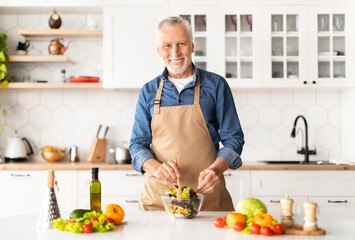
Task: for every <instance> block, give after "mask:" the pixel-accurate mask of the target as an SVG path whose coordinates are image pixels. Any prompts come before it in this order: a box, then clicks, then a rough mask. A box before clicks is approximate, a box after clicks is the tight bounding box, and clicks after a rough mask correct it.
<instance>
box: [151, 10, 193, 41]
mask: <svg viewBox="0 0 355 240" xmlns="http://www.w3.org/2000/svg"><path fill="white" fill-rule="evenodd" d="M174 24H181V25H182V26H184V27H185V28H186V30H187V32H188V33H189V37H190V40H191V42H192V40H193V38H192V28H191V25H190V23H189V22H188V21H187V20H186V19H184V18H182V17H176V16H173V17H168V18H165V19H163V20H161V21H160V22H159V24H158V28H157V39H158V34H159V30H160V29H161V28H162V27H165V26H169V25H174Z"/></svg>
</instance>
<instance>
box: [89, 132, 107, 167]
mask: <svg viewBox="0 0 355 240" xmlns="http://www.w3.org/2000/svg"><path fill="white" fill-rule="evenodd" d="M106 146H107V139H106V138H94V140H93V142H92V144H91V147H90V150H89V153H88V155H87V157H86V161H87V162H104V161H105V159H106Z"/></svg>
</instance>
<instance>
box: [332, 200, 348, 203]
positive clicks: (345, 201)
mask: <svg viewBox="0 0 355 240" xmlns="http://www.w3.org/2000/svg"><path fill="white" fill-rule="evenodd" d="M347 202H348V200H344V201H332V200H328V203H347Z"/></svg>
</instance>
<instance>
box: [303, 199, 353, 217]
mask: <svg viewBox="0 0 355 240" xmlns="http://www.w3.org/2000/svg"><path fill="white" fill-rule="evenodd" d="M308 200H309V201H310V202H315V203H317V204H318V215H319V216H331V217H341V218H350V219H354V220H355V197H346V196H344V197H308Z"/></svg>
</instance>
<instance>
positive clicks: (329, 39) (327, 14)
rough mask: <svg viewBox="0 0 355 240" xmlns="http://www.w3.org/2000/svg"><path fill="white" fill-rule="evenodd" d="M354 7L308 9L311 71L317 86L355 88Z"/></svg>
mask: <svg viewBox="0 0 355 240" xmlns="http://www.w3.org/2000/svg"><path fill="white" fill-rule="evenodd" d="M352 15H353V8H352V7H338V6H330V7H319V6H317V7H310V8H309V24H308V26H309V61H310V65H311V66H313V67H311V68H310V69H309V70H310V71H309V77H310V80H311V81H314V82H316V84H317V85H318V84H319V85H325V86H335V87H347V86H355V81H354V79H353V76H352V75H351V74H352V73H351V72H354V71H353V70H352V71H351V69H352V68H353V63H354V48H353V42H354V34H353V32H354V24H353V17H352Z"/></svg>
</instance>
